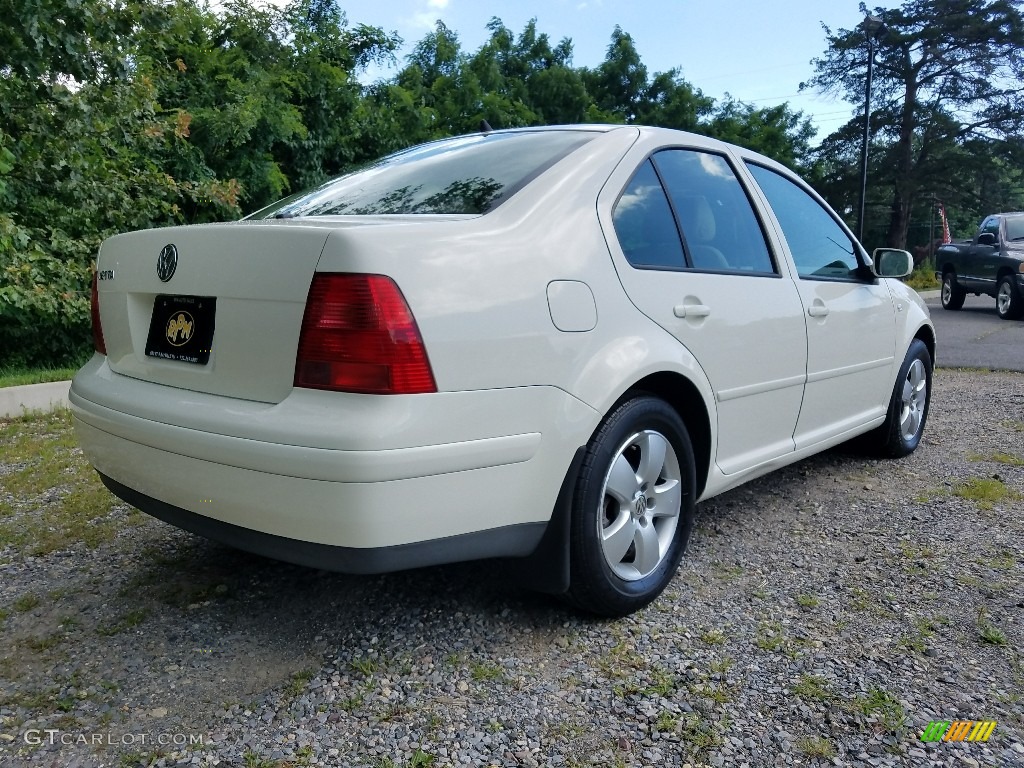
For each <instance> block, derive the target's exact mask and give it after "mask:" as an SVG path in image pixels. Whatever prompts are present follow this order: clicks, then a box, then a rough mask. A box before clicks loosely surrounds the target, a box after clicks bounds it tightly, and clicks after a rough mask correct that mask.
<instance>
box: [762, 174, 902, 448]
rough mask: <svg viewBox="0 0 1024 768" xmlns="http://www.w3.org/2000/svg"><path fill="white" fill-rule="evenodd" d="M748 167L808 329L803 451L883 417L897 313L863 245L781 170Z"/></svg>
mask: <svg viewBox="0 0 1024 768" xmlns="http://www.w3.org/2000/svg"><path fill="white" fill-rule="evenodd" d="M747 167H748V168H749V170H750V172H751V174H752V175H753V176H754V178H755V180H756V181H757V184H758V186H759V187H760V188H761V191H762V192H764V195H765V197H766V198H767V199H768V201H769V203H771V207H772V212H773V214H774V216H775V219H776V220H777V221H778V224H779V227H780V229H781V233H782V235H783V238H784V240H785V244H786V248H787V249H788V250H789V253H790V256H791V258H792V260H793V264H794V266H795V267H796V271H797V280H796V285H797V289H798V291H799V293H800V300H801V302H802V304H803V307H804V313H805V321H806V323H807V385H806V388H805V390H804V400H803V405H802V406H801V408H800V416H799V419H798V421H797V425H796V429H795V431H794V433H793V440H794V443H795V445H796V448H797V450H800V449H803V448H806V447H807V446H809V445H813V444H815V443H817V442H820V441H822V440H827V439H829V438H831V437H835V436H837V435H841V434H843V433H845V432H847V431H849V430H851V429H855V428H858V427H861V426H863V425H864V424H866V423H868V422H870V421H871V420H872V419H875V418H877V417H878V416H880V415H883V414H884V413H885V411H886V408H887V406H888V403H889V393H890V392H891V390H892V386H893V383H894V381H895V373H896V371H895V362H896V361H895V360H894V354H895V344H896V341H895V338H896V333H895V328H896V312H895V309H894V307H893V303H892V298H891V297H890V295H889V289H888V288H886V286H885V285H884V284H883V283H881V282H880V281H878V280H877V279H874V278H871V277H868V276H867V275H868V272H867V269H866V268H865V266H864V264H863V262H862V260H861V257H860V255H859V254H860V248H859V246H858V245H857V244H856V242H855V241H854V240H853V238H852V237H851V236H850V234H849V233H848V232H847V230H846V229H845V228H844V227H843V226H842V225H841V224H840V223H839V222H838V221H837V220H836V219H835V218H834V217H833V214H832V213H831V212H830V211H829V210H828V209H827V208H826V207H825V206H824V205H823V204H822V203H821V201H820V200H819V199H817V198H816V197H814V196H813V195H812V194H811V193H810V192H809V191H808V190H806V189H804V188H803V187H802V186H800V185H798V184H797V183H796V182H794V181H792V180H791V179H789V178H787V177H784V176H782V175H781V174H779V173H776V172H775V171H772V170H770V169H768V168H765V167H763V166H759V165H756V164H753V163H748V166H747Z"/></svg>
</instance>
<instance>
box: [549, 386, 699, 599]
mask: <svg viewBox="0 0 1024 768" xmlns="http://www.w3.org/2000/svg"><path fill="white" fill-rule="evenodd" d="M659 451H660V453H659ZM659 456H660V458H659ZM634 488H635V492H634V490H633V489H634ZM695 497H696V468H695V463H694V458H693V446H692V445H691V443H690V436H689V434H688V433H687V431H686V425H685V424H683V420H682V419H681V418H680V417H679V414H678V413H676V412H675V410H673V409H672V408H671V407H670V406H669V405H668V404H667V403H665V402H664V401H663V400H660V399H659V398H656V397H652V396H649V395H638V396H636V397H634V398H632V399H630V400H627V401H625V402H622V403H620V404H619V405H618V406H616V408H615V409H614V410H613V411H612V412H611V413H610V414H609V415H608V416H607V417H606V418H605V420H604V421H603V422H602V423H601V426H600V427H598V429H597V431H596V432H595V433H594V436H593V437H592V438H591V439H590V443H589V444H588V445H587V449H586V453H585V455H584V458H583V463H582V465H581V467H580V472H579V475H578V477H577V479H576V486H575V491H574V493H573V499H572V517H571V522H570V586H569V591H568V592H567V593H566V595H565V598H566V599H567V600H568V601H569V602H571V603H572V604H574V605H575V606H576V607H578V608H581V609H583V610H585V611H588V612H590V613H594V614H597V615H599V616H606V617H618V616H625V615H627V614H629V613H632V612H634V611H636V610H639V609H640V608H642V607H643V606H645V605H647V604H648V603H650V602H651V601H652V600H654V598H656V597H657V596H658V595H659V594H661V592H662V591H663V590H664V589H665V587H666V586H667V585H668V583H669V582H670V581H671V580H672V577H673V576H674V575H675V572H676V568H678V566H679V561H680V559H681V558H682V556H683V552H684V551H685V550H686V544H687V542H688V541H689V539H690V532H691V530H692V529H693V518H694V512H695V509H696V498H695ZM673 520H674V523H673ZM620 551H621V556H620V554H619V553H620Z"/></svg>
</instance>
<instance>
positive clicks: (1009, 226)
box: [1006, 216, 1024, 243]
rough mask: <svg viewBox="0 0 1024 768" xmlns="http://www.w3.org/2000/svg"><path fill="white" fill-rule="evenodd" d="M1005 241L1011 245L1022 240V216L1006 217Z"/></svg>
mask: <svg viewBox="0 0 1024 768" xmlns="http://www.w3.org/2000/svg"><path fill="white" fill-rule="evenodd" d="M1006 239H1007V240H1009V241H1010V242H1011V243H1012V242H1015V241H1017V242H1019V241H1021V240H1024V216H1007V217H1006Z"/></svg>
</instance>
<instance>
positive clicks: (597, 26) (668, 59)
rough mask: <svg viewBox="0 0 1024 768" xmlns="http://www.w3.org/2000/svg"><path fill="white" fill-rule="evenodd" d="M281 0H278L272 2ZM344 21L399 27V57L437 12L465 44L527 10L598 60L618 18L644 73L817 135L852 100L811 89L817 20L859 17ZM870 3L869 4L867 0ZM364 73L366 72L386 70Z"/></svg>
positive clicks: (628, 3)
mask: <svg viewBox="0 0 1024 768" xmlns="http://www.w3.org/2000/svg"><path fill="white" fill-rule="evenodd" d="M270 1H271V2H284V0H270ZM339 3H340V6H341V8H342V10H343V11H344V12H345V14H346V16H347V17H348V21H349V23H350V24H360V23H362V24H370V25H372V26H377V27H383V28H384V30H385V31H388V32H392V31H395V32H397V33H398V34H399V35H400V36H401V37H402V38H403V39H404V40H405V46H404V48H403V50H402V51H400V52H399V61H400V62H401V61H403V60H404V57H405V56H406V55H407V54H408V53H409V52H410V51H411V49H412V47H413V45H414V44H415V43H416V42H417V41H418V40H420V39H422V38H423V36H424V35H425V34H426V33H427V32H429V31H430V30H431V29H433V26H434V23H435V22H436V21H437V20H438V19H440V20H442V21H443V22H444V23H445V24H446V25H447V26H448V27H449V28H450V29H453V30H454V31H455V32H456V33H458V35H459V40H460V43H461V44H462V49H463V51H464V52H470V53H471V52H473V51H475V50H476V49H477V48H479V47H480V45H482V44H483V43H484V42H485V41H486V39H487V37H488V32H487V28H486V24H487V22H488V21H489V20H490V19H491V18H492V17H494V16H497V17H498V18H500V19H501V20H502V21H503V22H504V23H505V26H507V27H508V28H509V29H511V30H512V31H513V32H515V33H516V34H517V35H518V33H519V32H521V31H522V29H523V27H524V26H525V25H526V23H527V22H528V21H529V20H530V19H531V18H536V19H537V30H538V32H543V33H546V34H547V35H548V36H549V37H550V38H551V40H552V42H553V43H557V42H558V41H560V40H561V39H562V38H563V37H569V38H571V39H572V41H573V51H574V54H573V64H575V65H576V66H588V67H593V66H596V65H598V64H600V63H601V61H602V60H603V59H604V56H605V53H606V51H607V48H608V44H609V42H610V37H611V33H612V30H613V29H614V28H615V25H616V24H618V25H619V26H620V27H622V29H623V31H625V32H628V33H629V34H630V35H631V36H632V38H633V41H634V43H635V45H636V48H637V50H638V51H639V53H640V57H641V60H642V61H643V63H644V64H645V65H646V66H647V70H648V72H649V73H651V74H653V73H654V72H664V71H666V70H669V69H671V68H673V67H678V68H679V69H680V70H681V73H682V76H683V78H684V79H685V80H687V81H688V82H689V83H690V84H691V85H693V86H695V87H696V88H699V89H700V90H701V91H703V92H704V94H705V95H707V96H711V97H712V98H714V99H716V100H718V99H721V98H723V97H724V96H725V94H727V93H728V94H731V95H732V96H733V97H734V98H736V99H738V100H740V101H744V102H748V103H752V104H754V105H755V106H759V107H760V106H775V105H778V104H781V103H783V102H788V103H789V104H790V106H791V107H792V108H793V109H795V110H801V111H803V112H804V113H805V114H806V115H807V116H808V117H811V118H812V119H813V122H814V124H815V126H816V127H817V128H818V139H819V140H820V139H822V138H824V137H825V136H826V135H827V134H829V133H831V132H832V131H834V130H835V129H837V128H838V127H840V126H841V125H842V124H843V123H845V122H846V121H847V120H849V119H850V117H851V115H852V113H853V110H854V109H855V107H854V105H852V104H849V103H847V102H844V101H841V100H836V99H832V98H827V97H824V96H821V95H820V94H815V93H813V92H811V91H804V92H803V93H801V92H800V90H799V88H800V83H801V81H804V80H808V79H810V77H811V75H812V74H813V68H812V66H811V63H810V62H811V59H813V58H814V57H816V56H821V55H822V54H823V53H824V51H825V33H824V31H823V30H822V26H821V25H822V23H824V24H826V25H827V26H829V27H830V28H832V29H833V30H836V29H840V28H845V29H850V28H853V27H854V26H856V25H857V24H859V23H860V22H861V21H862V20H863V16H862V15H861V13H860V11H859V10H858V3H857V2H856V1H855V0H842V2H840V1H839V0H787V1H786V2H785V3H780V2H765V0H760V1H759V0H656V1H654V2H650V1H649V0H517V1H516V2H491V3H484V2H479V0H339ZM875 4H876V3H871V4H870V5H871V7H873V6H874V5H875ZM396 71H397V70H396V69H390V70H379V69H374V70H372V71H370V72H369V73H368V74H367V76H366V77H364V78H362V79H364V81H365V80H366V79H370V80H372V79H376V78H379V77H387V76H390V75H394V74H395V73H396Z"/></svg>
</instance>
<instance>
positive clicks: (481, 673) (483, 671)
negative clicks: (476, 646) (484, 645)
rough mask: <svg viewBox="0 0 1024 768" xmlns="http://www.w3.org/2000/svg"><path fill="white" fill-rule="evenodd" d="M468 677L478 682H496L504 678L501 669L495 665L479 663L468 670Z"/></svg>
mask: <svg viewBox="0 0 1024 768" xmlns="http://www.w3.org/2000/svg"><path fill="white" fill-rule="evenodd" d="M469 674H470V676H471V677H472V678H473V679H474V680H476V681H478V682H482V681H485V680H498V679H500V678H502V677H503V676H504V673H503V672H502V669H501V667H499V666H498V665H497V664H487V663H479V664H474V665H473V666H471V667H470V668H469Z"/></svg>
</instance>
